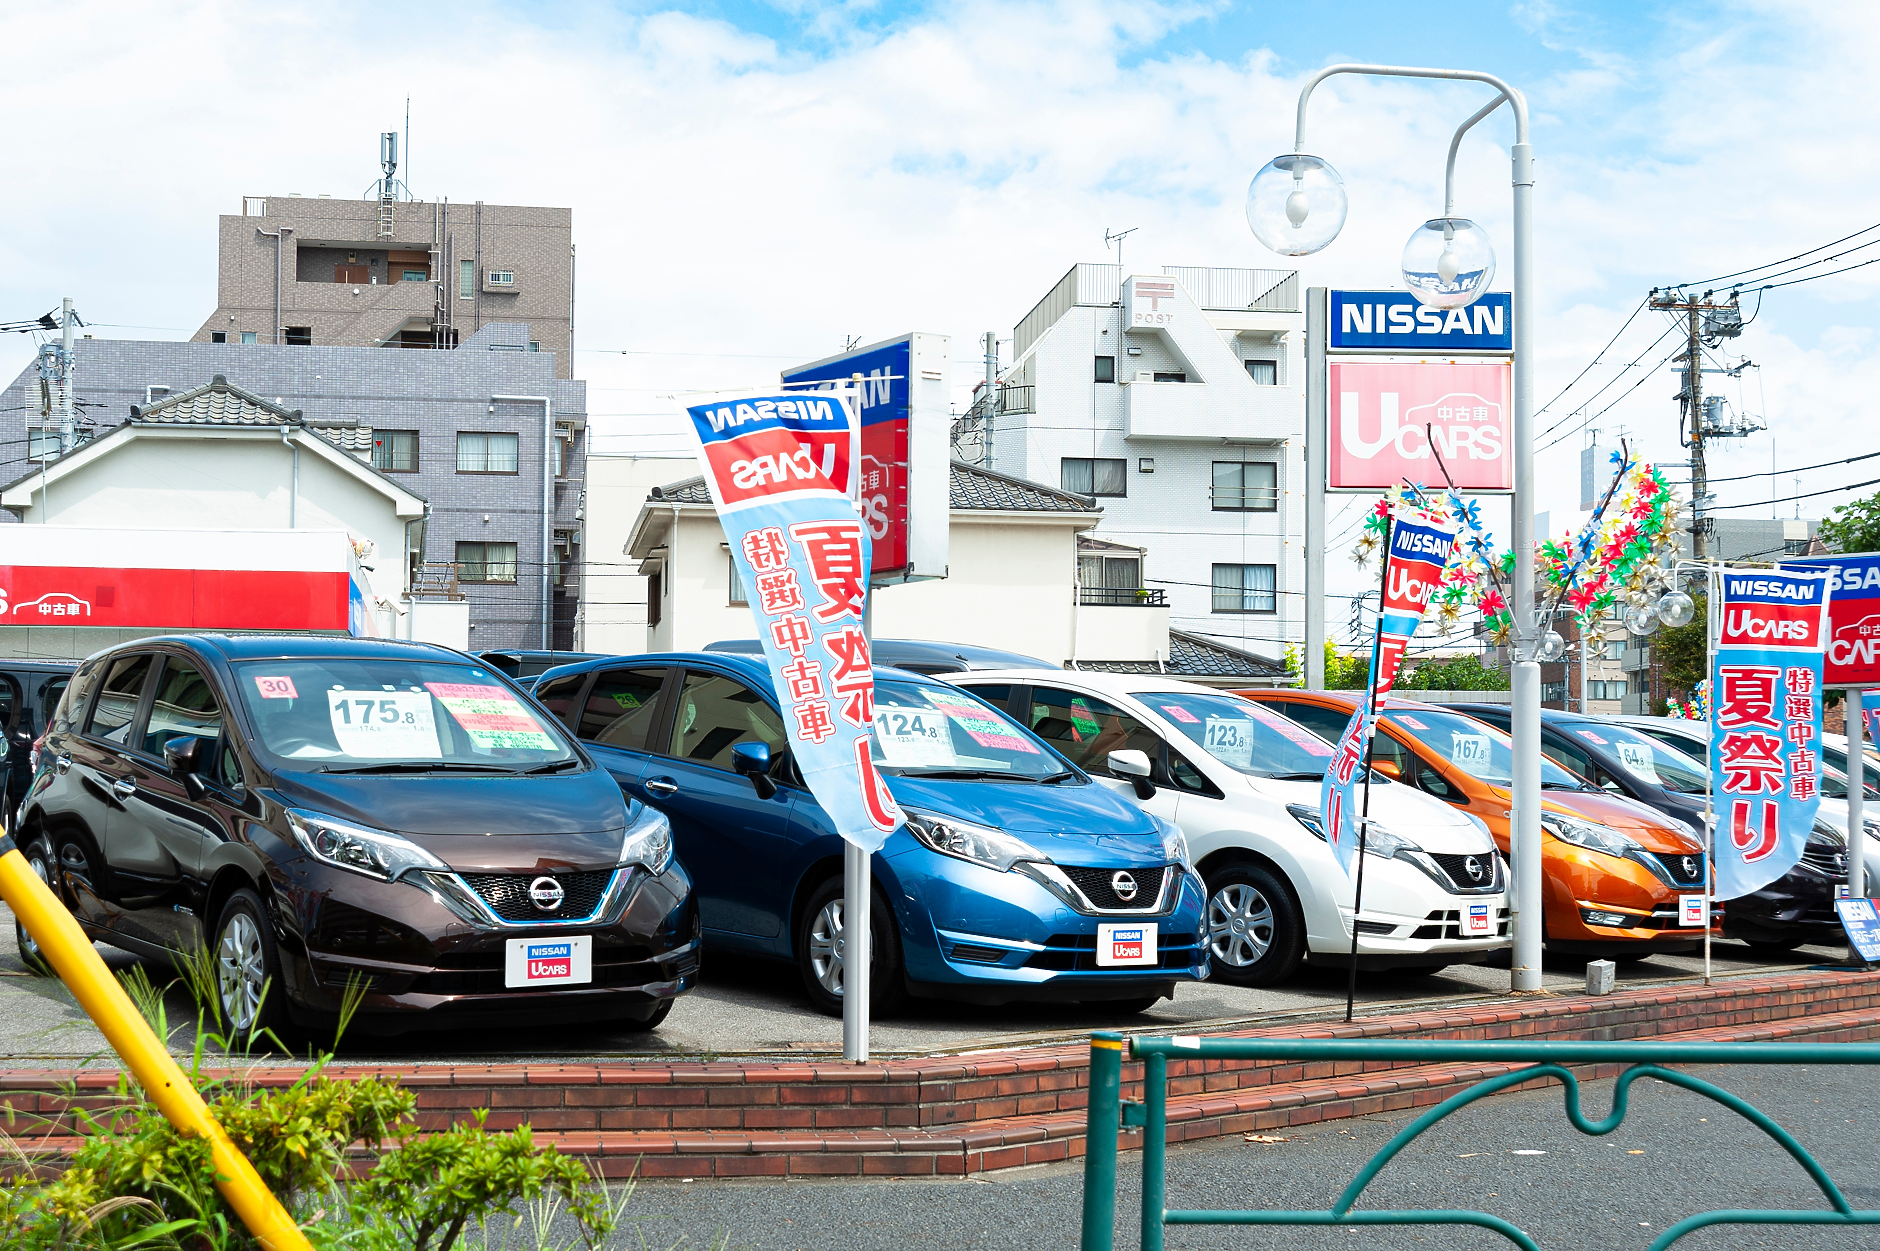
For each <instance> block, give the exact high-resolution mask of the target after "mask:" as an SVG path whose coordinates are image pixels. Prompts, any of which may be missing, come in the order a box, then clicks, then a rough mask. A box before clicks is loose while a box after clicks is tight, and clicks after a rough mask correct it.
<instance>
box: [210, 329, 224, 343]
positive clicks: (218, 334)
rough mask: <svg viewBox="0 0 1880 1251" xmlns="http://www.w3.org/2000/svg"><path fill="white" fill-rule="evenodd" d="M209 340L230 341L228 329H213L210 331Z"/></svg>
mask: <svg viewBox="0 0 1880 1251" xmlns="http://www.w3.org/2000/svg"><path fill="white" fill-rule="evenodd" d="M209 342H211V343H227V342H228V331H226V330H211V331H210V332H209Z"/></svg>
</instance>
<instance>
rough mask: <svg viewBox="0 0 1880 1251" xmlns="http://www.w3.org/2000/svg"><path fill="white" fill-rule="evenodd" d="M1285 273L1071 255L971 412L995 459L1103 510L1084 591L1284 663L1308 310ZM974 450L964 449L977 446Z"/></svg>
mask: <svg viewBox="0 0 1880 1251" xmlns="http://www.w3.org/2000/svg"><path fill="white" fill-rule="evenodd" d="M1299 295H1300V292H1299V282H1298V275H1297V274H1296V273H1294V272H1292V271H1288V270H1250V269H1210V268H1204V267H1191V266H1165V267H1163V269H1162V270H1161V272H1159V273H1155V274H1140V273H1131V274H1126V273H1124V272H1123V270H1122V268H1121V267H1120V266H1117V265H1103V264H1079V265H1074V266H1072V267H1071V269H1070V270H1069V272H1067V273H1066V274H1065V275H1064V277H1063V278H1062V279H1060V280H1059V281H1058V282H1057V284H1056V285H1055V286H1053V287H1052V289H1051V290H1050V292H1048V293H1047V294H1046V295H1045V297H1044V298H1043V299H1042V300H1040V301H1039V302H1038V304H1037V305H1036V307H1034V308H1033V309H1032V310H1031V311H1030V312H1029V313H1027V314H1026V315H1025V317H1024V318H1023V319H1022V320H1020V321H1019V323H1018V325H1017V327H1016V328H1015V329H1014V331H1013V342H1012V363H1011V364H1010V366H1009V367H1007V368H1006V369H1004V370H1003V371H1002V372H1001V373H1000V376H999V386H998V388H997V392H996V394H994V393H992V392H989V391H984V390H982V393H981V395H980V397H979V402H978V403H976V404H975V407H974V412H973V416H974V418H975V419H976V420H978V422H979V426H978V429H977V430H976V432H975V438H976V439H977V440H978V441H979V443H980V444H981V446H983V448H984V453H983V454H984V457H985V463H987V464H988V466H989V467H990V468H992V469H995V470H997V471H999V472H1001V473H1007V474H1012V475H1015V476H1017V477H1021V478H1027V479H1030V480H1033V481H1037V482H1043V483H1048V484H1055V485H1056V486H1057V487H1059V488H1060V489H1061V490H1064V491H1069V492H1072V493H1074V494H1078V495H1082V496H1086V497H1089V498H1091V499H1093V500H1094V501H1095V502H1097V503H1099V504H1100V505H1101V506H1102V508H1103V514H1102V518H1101V520H1100V521H1099V523H1098V524H1097V526H1096V528H1095V530H1094V531H1093V532H1092V533H1091V534H1090V535H1089V536H1088V537H1086V538H1085V539H1084V540H1083V543H1082V546H1081V551H1080V559H1079V579H1078V581H1079V586H1078V591H1077V593H1078V596H1079V598H1080V601H1081V602H1083V603H1087V604H1101V605H1122V606H1128V605H1136V606H1140V607H1143V608H1149V607H1164V606H1165V607H1166V608H1167V609H1168V611H1169V620H1170V625H1171V627H1172V628H1173V629H1175V630H1177V631H1181V632H1185V633H1187V634H1190V635H1193V636H1197V637H1200V638H1205V639H1212V640H1216V641H1220V642H1223V643H1230V644H1233V645H1235V646H1237V647H1240V648H1242V649H1245V650H1247V651H1251V652H1253V653H1255V654H1257V655H1260V656H1265V657H1270V658H1277V657H1278V656H1279V655H1280V653H1281V650H1282V649H1283V647H1284V646H1285V642H1286V640H1288V639H1296V638H1298V637H1300V632H1301V630H1302V628H1303V618H1304V611H1303V599H1302V592H1303V591H1304V589H1305V561H1304V549H1303V545H1302V535H1303V526H1304V521H1305V506H1304V498H1305V497H1304V493H1303V487H1304V483H1305V458H1304V448H1305V442H1304V440H1305V389H1304V354H1303V346H1304V330H1305V319H1304V315H1303V312H1302V306H1301V302H1300V298H1299ZM962 451H964V449H962Z"/></svg>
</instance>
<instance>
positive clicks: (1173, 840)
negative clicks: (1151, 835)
mask: <svg viewBox="0 0 1880 1251" xmlns="http://www.w3.org/2000/svg"><path fill="white" fill-rule="evenodd" d="M1150 816H1151V818H1152V819H1153V820H1154V821H1155V824H1156V829H1157V831H1158V832H1160V834H1161V835H1162V855H1163V857H1164V858H1165V859H1167V860H1168V861H1169V863H1171V864H1179V865H1181V866H1182V867H1183V868H1185V869H1187V870H1188V871H1189V872H1191V873H1192V872H1193V871H1194V867H1195V866H1194V864H1193V863H1192V862H1190V860H1189V859H1188V836H1187V835H1186V834H1184V833H1182V827H1181V826H1179V825H1176V824H1175V823H1174V822H1173V821H1170V820H1169V819H1168V818H1167V817H1157V816H1155V815H1154V814H1153V813H1151V814H1150Z"/></svg>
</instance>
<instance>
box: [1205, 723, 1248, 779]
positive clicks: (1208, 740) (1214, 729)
mask: <svg viewBox="0 0 1880 1251" xmlns="http://www.w3.org/2000/svg"><path fill="white" fill-rule="evenodd" d="M1201 745H1202V746H1203V747H1205V748H1207V750H1208V754H1209V755H1210V756H1213V757H1214V758H1215V759H1217V760H1219V761H1220V762H1221V763H1222V764H1224V765H1229V766H1231V767H1233V768H1236V769H1251V768H1253V722H1251V721H1247V720H1243V719H1241V718H1239V717H1234V718H1228V717H1209V718H1208V728H1207V730H1206V732H1205V737H1204V738H1203V739H1202V741H1201Z"/></svg>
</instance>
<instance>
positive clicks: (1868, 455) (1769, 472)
mask: <svg viewBox="0 0 1880 1251" xmlns="http://www.w3.org/2000/svg"><path fill="white" fill-rule="evenodd" d="M1876 456H1880V452H1863V453H1862V454H1861V455H1859V456H1849V457H1848V458H1846V459H1845V460H1824V461H1822V462H1821V463H1820V464H1819V465H1798V466H1796V467H1795V468H1793V469H1766V470H1764V471H1763V472H1762V473H1740V474H1738V475H1736V476H1735V477H1734V478H1712V479H1710V482H1711V485H1713V486H1714V485H1716V484H1717V483H1719V482H1746V481H1748V480H1749V479H1751V478H1780V477H1783V476H1785V475H1788V474H1796V473H1807V472H1808V471H1809V470H1811V469H1826V468H1828V467H1829V466H1830V465H1851V464H1853V463H1854V462H1855V461H1858V460H1872V459H1873V458H1874V457H1876ZM1784 498H1785V499H1786V498H1789V497H1787V496H1785V497H1784ZM1765 502H1767V501H1765ZM1731 507H1732V508H1735V507H1737V505H1735V504H1732V505H1731Z"/></svg>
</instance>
